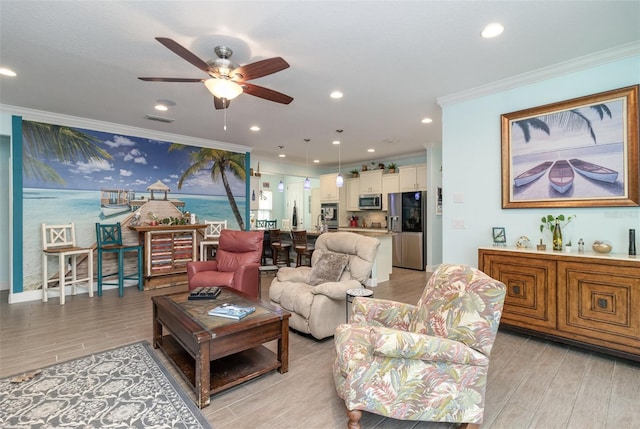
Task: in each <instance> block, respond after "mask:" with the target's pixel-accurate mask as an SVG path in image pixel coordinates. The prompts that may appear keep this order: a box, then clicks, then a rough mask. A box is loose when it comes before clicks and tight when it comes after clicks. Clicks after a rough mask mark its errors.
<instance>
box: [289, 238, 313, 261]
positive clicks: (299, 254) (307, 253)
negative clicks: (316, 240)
mask: <svg viewBox="0 0 640 429" xmlns="http://www.w3.org/2000/svg"><path fill="white" fill-rule="evenodd" d="M291 233H292V235H293V248H294V249H295V251H296V267H300V266H302V265H303V261H304V259H305V258H306V261H304V262H305V263H304V265H305V266H308V267H310V266H311V256H312V255H313V251H314V250H315V248H314V247H313V246H309V244H308V243H307V231H306V230H302V231H291Z"/></svg>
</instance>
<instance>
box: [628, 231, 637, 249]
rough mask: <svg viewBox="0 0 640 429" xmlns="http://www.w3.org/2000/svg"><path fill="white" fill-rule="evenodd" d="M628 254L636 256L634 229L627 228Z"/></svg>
mask: <svg viewBox="0 0 640 429" xmlns="http://www.w3.org/2000/svg"><path fill="white" fill-rule="evenodd" d="M629 256H636V230H635V229H630V230H629Z"/></svg>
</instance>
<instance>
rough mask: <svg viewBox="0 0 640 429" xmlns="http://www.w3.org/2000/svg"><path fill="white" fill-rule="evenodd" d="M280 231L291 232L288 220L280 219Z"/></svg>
mask: <svg viewBox="0 0 640 429" xmlns="http://www.w3.org/2000/svg"><path fill="white" fill-rule="evenodd" d="M282 231H291V220H290V219H282Z"/></svg>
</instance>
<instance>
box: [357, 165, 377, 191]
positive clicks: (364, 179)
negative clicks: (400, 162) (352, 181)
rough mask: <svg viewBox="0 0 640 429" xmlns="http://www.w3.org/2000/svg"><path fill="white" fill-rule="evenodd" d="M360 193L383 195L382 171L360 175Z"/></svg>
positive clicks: (364, 172) (366, 172) (365, 172)
mask: <svg viewBox="0 0 640 429" xmlns="http://www.w3.org/2000/svg"><path fill="white" fill-rule="evenodd" d="M360 193H361V194H381V193H382V170H373V171H362V172H361V173H360Z"/></svg>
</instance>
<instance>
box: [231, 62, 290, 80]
mask: <svg viewBox="0 0 640 429" xmlns="http://www.w3.org/2000/svg"><path fill="white" fill-rule="evenodd" d="M288 67H289V63H287V62H286V61H285V60H283V59H282V58H280V57H276V58H269V59H266V60H261V61H256V62H255V63H251V64H245V65H243V66H240V67H238V68H237V69H234V70H233V72H232V77H233V75H235V74H240V75H242V79H241V81H242V80H251V79H257V78H259V77H262V76H267V75H270V74H272V73H275V72H279V71H280V70H284V69H286V68H288Z"/></svg>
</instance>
